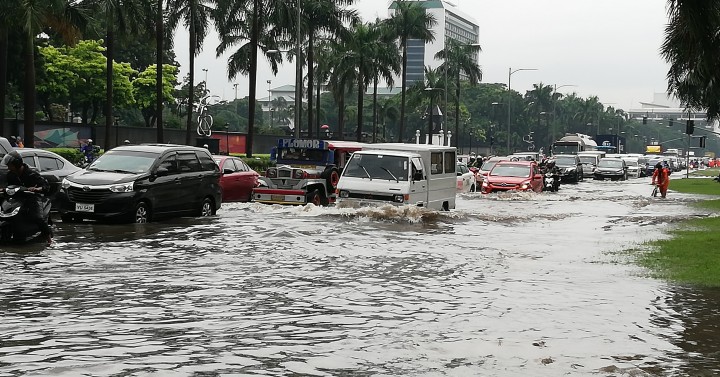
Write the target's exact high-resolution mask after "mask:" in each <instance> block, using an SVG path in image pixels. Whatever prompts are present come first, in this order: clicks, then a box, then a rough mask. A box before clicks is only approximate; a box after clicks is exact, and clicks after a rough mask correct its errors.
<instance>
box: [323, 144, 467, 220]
mask: <svg viewBox="0 0 720 377" xmlns="http://www.w3.org/2000/svg"><path fill="white" fill-rule="evenodd" d="M456 156H457V151H456V149H455V147H450V146H445V145H432V144H402V143H381V144H370V145H368V146H367V147H365V148H363V150H362V151H357V152H355V153H353V154H352V157H351V158H350V161H349V162H348V164H347V167H346V168H345V170H344V171H343V173H342V175H341V176H340V181H339V182H338V186H337V191H338V195H339V198H338V205H341V204H342V205H349V206H366V205H379V204H392V205H397V206H399V205H413V206H418V207H424V208H428V209H434V210H444V211H449V210H450V209H454V208H455V198H456V186H457V172H456V161H457V157H456Z"/></svg>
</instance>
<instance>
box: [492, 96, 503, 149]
mask: <svg viewBox="0 0 720 377" xmlns="http://www.w3.org/2000/svg"><path fill="white" fill-rule="evenodd" d="M491 105H492V107H493V118H492V123H491V124H490V155H491V156H492V155H493V145H494V144H495V123H497V108H498V106H501V105H502V103H501V102H493V103H492V104H491Z"/></svg>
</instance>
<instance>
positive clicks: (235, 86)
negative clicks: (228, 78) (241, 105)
mask: <svg viewBox="0 0 720 377" xmlns="http://www.w3.org/2000/svg"><path fill="white" fill-rule="evenodd" d="M237 87H238V84H237V83H234V84H233V88H234V89H235V101H237Z"/></svg>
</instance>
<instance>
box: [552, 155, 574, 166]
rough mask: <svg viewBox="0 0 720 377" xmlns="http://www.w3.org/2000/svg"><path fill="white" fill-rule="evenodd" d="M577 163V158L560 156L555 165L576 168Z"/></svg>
mask: <svg viewBox="0 0 720 377" xmlns="http://www.w3.org/2000/svg"><path fill="white" fill-rule="evenodd" d="M575 164H577V161H576V160H575V156H558V157H557V158H555V165H557V166H575Z"/></svg>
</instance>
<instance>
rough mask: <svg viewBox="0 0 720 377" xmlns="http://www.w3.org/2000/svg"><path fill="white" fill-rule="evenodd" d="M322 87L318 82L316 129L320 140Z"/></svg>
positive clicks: (316, 90) (316, 92)
mask: <svg viewBox="0 0 720 377" xmlns="http://www.w3.org/2000/svg"><path fill="white" fill-rule="evenodd" d="M321 86H322V85H321V84H320V83H319V82H318V83H316V85H315V129H316V130H317V135H318V138H320V87H321Z"/></svg>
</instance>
